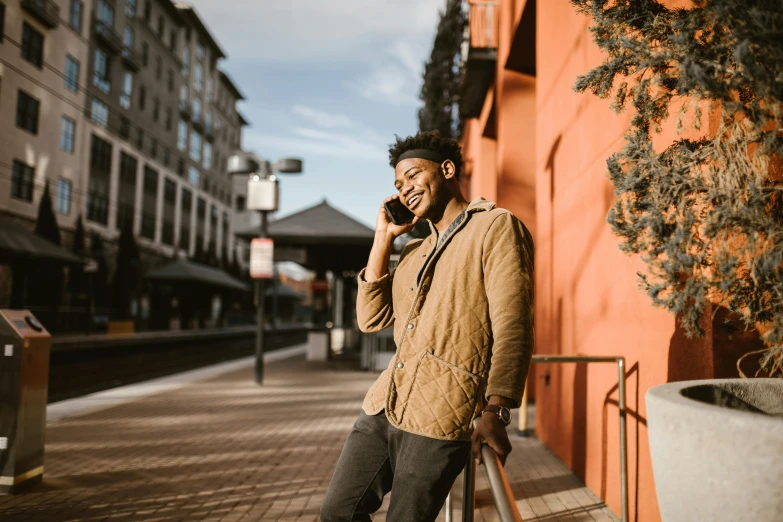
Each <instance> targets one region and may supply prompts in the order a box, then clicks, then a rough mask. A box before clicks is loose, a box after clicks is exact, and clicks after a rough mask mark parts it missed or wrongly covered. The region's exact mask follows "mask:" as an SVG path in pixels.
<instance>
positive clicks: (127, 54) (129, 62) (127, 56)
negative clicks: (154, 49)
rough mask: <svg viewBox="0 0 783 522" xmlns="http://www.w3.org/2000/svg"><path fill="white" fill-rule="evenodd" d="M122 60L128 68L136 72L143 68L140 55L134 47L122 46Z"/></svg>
mask: <svg viewBox="0 0 783 522" xmlns="http://www.w3.org/2000/svg"><path fill="white" fill-rule="evenodd" d="M122 61H123V62H125V66H126V67H128V69H130V70H132V71H134V72H136V71H138V70H139V69H140V68H141V61H140V60H139V55H138V54H137V53H136V51H134V50H133V49H132V48H130V47H128V46H125V47H123V48H122Z"/></svg>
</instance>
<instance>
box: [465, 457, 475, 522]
mask: <svg viewBox="0 0 783 522" xmlns="http://www.w3.org/2000/svg"><path fill="white" fill-rule="evenodd" d="M464 473H465V477H464V480H463V481H462V522H473V511H475V509H476V459H474V458H473V453H471V454H470V455H469V456H468V462H467V463H466V464H465V472H464Z"/></svg>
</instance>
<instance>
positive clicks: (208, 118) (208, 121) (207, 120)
mask: <svg viewBox="0 0 783 522" xmlns="http://www.w3.org/2000/svg"><path fill="white" fill-rule="evenodd" d="M204 128H206V129H207V130H212V113H211V112H209V111H207V113H206V114H204Z"/></svg>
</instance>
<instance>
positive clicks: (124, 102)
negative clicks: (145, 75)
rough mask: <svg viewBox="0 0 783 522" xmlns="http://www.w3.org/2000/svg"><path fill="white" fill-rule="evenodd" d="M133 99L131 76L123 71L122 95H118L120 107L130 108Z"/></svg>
mask: <svg viewBox="0 0 783 522" xmlns="http://www.w3.org/2000/svg"><path fill="white" fill-rule="evenodd" d="M132 99H133V74H131V73H129V72H127V71H125V73H123V75H122V94H121V95H120V106H121V107H122V108H123V109H130V108H131V100H132Z"/></svg>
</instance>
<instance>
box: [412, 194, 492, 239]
mask: <svg viewBox="0 0 783 522" xmlns="http://www.w3.org/2000/svg"><path fill="white" fill-rule="evenodd" d="M495 207H496V205H495V203H493V202H492V201H487V200H486V199H484V198H481V197H479V198H476V199H474V200H473V201H471V202H470V204H469V205H468V208H467V209H465V212H466V213H467V214H473V213H474V212H484V211H488V210H492V209H493V208H495ZM427 224H428V225H429V226H430V234H431V235H430V240H431V239H432V238H434V237H438V232H437V230H435V225H433V224H432V221H430V220H427Z"/></svg>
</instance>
